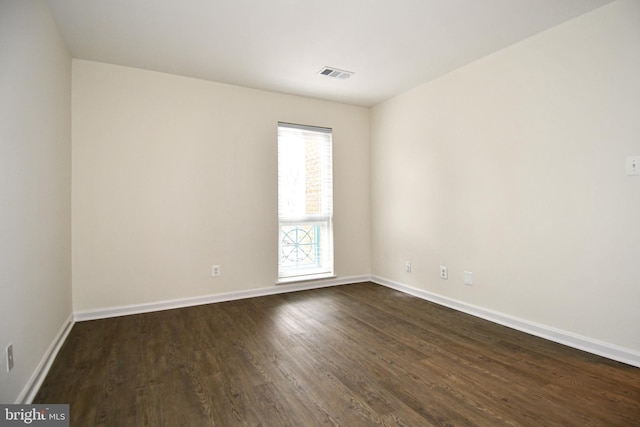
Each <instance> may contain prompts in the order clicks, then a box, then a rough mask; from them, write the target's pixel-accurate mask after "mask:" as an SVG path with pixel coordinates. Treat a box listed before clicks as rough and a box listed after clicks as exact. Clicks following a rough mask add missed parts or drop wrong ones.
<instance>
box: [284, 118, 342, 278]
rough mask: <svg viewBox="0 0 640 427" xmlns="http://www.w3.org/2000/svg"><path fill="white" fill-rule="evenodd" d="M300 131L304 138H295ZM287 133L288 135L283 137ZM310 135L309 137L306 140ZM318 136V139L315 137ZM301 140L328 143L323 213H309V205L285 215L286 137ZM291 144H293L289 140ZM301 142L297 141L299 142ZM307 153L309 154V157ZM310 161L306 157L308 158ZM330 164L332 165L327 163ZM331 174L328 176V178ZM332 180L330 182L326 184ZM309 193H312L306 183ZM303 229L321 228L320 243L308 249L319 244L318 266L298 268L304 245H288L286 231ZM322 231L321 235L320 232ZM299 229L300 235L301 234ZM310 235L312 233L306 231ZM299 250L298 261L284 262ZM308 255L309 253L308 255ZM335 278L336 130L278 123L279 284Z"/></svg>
mask: <svg viewBox="0 0 640 427" xmlns="http://www.w3.org/2000/svg"><path fill="white" fill-rule="evenodd" d="M296 130H299V131H300V132H299V133H300V135H295V133H296ZM283 133H286V136H283ZM305 134H307V136H308V137H307V138H305ZM314 135H315V136H314ZM297 137H299V138H300V143H306V141H307V140H308V139H309V138H311V137H313V139H314V140H315V138H318V139H317V141H318V142H319V143H320V144H324V145H322V146H321V147H320V148H319V153H321V154H320V156H321V161H322V162H323V163H322V164H321V166H320V171H319V172H318V173H319V174H320V176H319V182H320V183H321V184H320V185H321V193H320V197H321V202H320V203H321V206H322V208H321V212H319V213H307V212H306V210H307V206H306V205H305V212H304V213H302V212H297V213H295V214H292V213H291V212H287V213H286V214H285V213H284V212H283V211H284V210H285V208H283V201H282V200H281V199H282V197H283V190H284V188H283V184H282V180H283V175H284V173H283V172H282V170H281V168H282V167H283V164H284V161H283V159H282V157H283V153H282V152H281V150H283V149H284V147H283V146H284V145H286V144H284V143H282V142H283V140H284V138H297ZM289 142H290V141H289ZM296 143H297V142H296ZM306 155H307V152H306V151H305V156H306ZM305 158H306V157H305ZM324 162H327V163H328V164H325V163H324ZM306 167H307V165H306V164H305V165H304V168H305V169H304V170H305V182H306V179H307V178H306V177H307V175H306V172H307V169H306ZM327 173H328V175H329V176H328V177H327V176H325V175H326V174H327ZM327 180H328V183H327V182H326V181H327ZM304 188H305V191H307V190H308V188H307V187H306V184H305V187H304ZM296 226H299V228H300V229H302V228H303V227H306V228H309V227H317V228H315V229H314V237H315V238H316V239H317V240H318V242H317V243H309V244H308V245H307V246H311V245H317V250H318V251H319V253H318V255H319V256H317V260H316V262H317V265H315V266H313V265H303V266H301V265H298V264H297V262H298V260H299V256H300V255H299V254H300V252H299V251H300V246H304V245H303V244H301V243H300V242H295V244H289V245H287V244H286V242H285V240H286V239H285V237H288V236H289V233H290V232H286V233H285V231H284V230H286V228H287V227H288V228H291V227H296ZM319 231H320V234H318V232H319ZM297 233H298V232H297V230H296V235H297ZM303 233H306V234H307V236H308V234H309V232H308V231H303ZM291 247H293V248H292V249H291V250H292V251H295V255H294V258H295V262H290V263H289V264H287V263H286V262H285V261H286V260H284V257H285V251H286V249H287V248H291ZM307 256H308V254H307ZM292 263H293V264H296V265H297V267H293V266H292V265H291V264H292ZM331 277H335V275H334V246H333V130H332V129H331V128H325V127H318V126H308V125H300V124H294V123H286V122H278V280H277V283H290V282H296V281H305V280H316V279H322V278H331Z"/></svg>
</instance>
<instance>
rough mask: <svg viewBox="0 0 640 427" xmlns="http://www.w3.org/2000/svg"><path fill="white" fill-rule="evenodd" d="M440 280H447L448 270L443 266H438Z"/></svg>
mask: <svg viewBox="0 0 640 427" xmlns="http://www.w3.org/2000/svg"><path fill="white" fill-rule="evenodd" d="M440 278H441V279H444V280H447V279H448V278H449V269H448V268H447V267H446V266H444V265H441V266H440Z"/></svg>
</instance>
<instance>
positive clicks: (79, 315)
mask: <svg viewBox="0 0 640 427" xmlns="http://www.w3.org/2000/svg"><path fill="white" fill-rule="evenodd" d="M370 279H371V277H370V276H350V277H338V278H331V279H321V280H313V281H304V282H299V283H292V284H286V285H276V286H271V287H268V288H258V289H251V290H247V291H238V292H227V293H223V294H213V295H204V296H200V297H193V298H181V299H175V300H166V301H157V302H152V303H143V304H133V305H122V306H118V307H105V308H98V309H94V310H83V311H77V312H76V313H75V317H74V318H75V321H76V322H82V321H85V320H95V319H107V318H109V317H118V316H126V315H130V314H140V313H149V312H153V311H162V310H171V309H174V308H182V307H191V306H195V305H203V304H212V303H216V302H225V301H234V300H239V299H244V298H254V297H261V296H267V295H276V294H283V293H287V292H296V291H304V290H308V289H318V288H326V287H329V286H339V285H348V284H351V283H358V282H368V281H369V280H370Z"/></svg>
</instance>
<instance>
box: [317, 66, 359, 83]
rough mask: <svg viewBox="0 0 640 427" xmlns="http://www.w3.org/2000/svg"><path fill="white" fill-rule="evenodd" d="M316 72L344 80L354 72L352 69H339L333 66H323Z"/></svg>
mask: <svg viewBox="0 0 640 427" xmlns="http://www.w3.org/2000/svg"><path fill="white" fill-rule="evenodd" d="M318 74H320V75H322V76H327V77H333V78H334V79H342V80H346V79H348V78H349V77H351V76H352V75H353V74H354V73H353V71H345V70H339V69H337V68H334V67H324V68H323V69H322V70H320V71H318Z"/></svg>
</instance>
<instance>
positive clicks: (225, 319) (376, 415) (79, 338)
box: [34, 283, 640, 427]
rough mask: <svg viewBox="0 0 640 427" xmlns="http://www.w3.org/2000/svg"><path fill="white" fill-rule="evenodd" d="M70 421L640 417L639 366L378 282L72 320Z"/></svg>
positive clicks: (53, 395) (446, 421)
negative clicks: (168, 309)
mask: <svg viewBox="0 0 640 427" xmlns="http://www.w3.org/2000/svg"><path fill="white" fill-rule="evenodd" d="M34 403H69V404H70V409H71V426H118V427H122V426H172V427H173V426H214V425H215V426H266V427H272V426H296V427H300V426H320V425H335V426H338V425H339V426H346V427H353V426H375V425H383V426H430V425H436V426H471V425H477V426H501V425H510V426H517V425H521V426H555V425H558V426H640V369H638V368H634V367H631V366H628V365H625V364H621V363H617V362H613V361H610V360H608V359H604V358H601V357H598V356H594V355H591V354H588V353H584V352H581V351H578V350H574V349H571V348H568V347H565V346H562V345H559V344H555V343H552V342H549V341H545V340H543V339H540V338H536V337H532V336H529V335H526V334H523V333H521V332H517V331H514V330H512V329H509V328H506V327H502V326H499V325H496V324H493V323H490V322H487V321H484V320H481V319H478V318H475V317H472V316H469V315H466V314H462V313H459V312H456V311H453V310H450V309H447V308H444V307H441V306H438V305H435V304H432V303H429V302H426V301H423V300H420V299H418V298H414V297H411V296H408V295H405V294H403V293H401V292H397V291H394V290H391V289H388V288H385V287H382V286H378V285H375V284H371V283H362V284H357V285H348V286H340V287H334V288H325V289H318V290H312V291H304V292H295V293H290V294H283V295H276V296H268V297H261V298H253V299H246V300H242V301H233V302H224V303H218V304H210V305H203V306H198V307H190V308H185V309H178V310H170V311H162V312H156V313H149V314H140V315H134V316H125V317H118V318H112V319H105V320H95V321H89V322H81V323H77V324H75V326H74V327H73V329H72V331H71V333H70V334H69V337H68V339H67V341H66V342H65V343H64V345H63V347H62V348H61V350H60V352H59V354H58V357H57V358H56V360H55V362H54V364H53V366H52V367H51V370H50V371H49V374H48V376H47V378H46V379H45V381H44V383H43V385H42V387H41V389H40V391H39V393H38V395H37V396H36V398H35V400H34Z"/></svg>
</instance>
